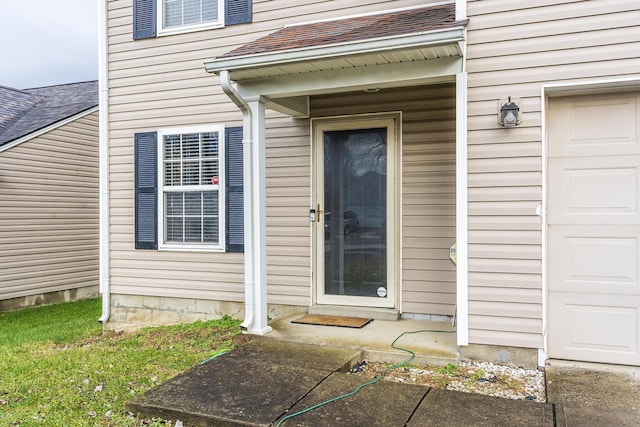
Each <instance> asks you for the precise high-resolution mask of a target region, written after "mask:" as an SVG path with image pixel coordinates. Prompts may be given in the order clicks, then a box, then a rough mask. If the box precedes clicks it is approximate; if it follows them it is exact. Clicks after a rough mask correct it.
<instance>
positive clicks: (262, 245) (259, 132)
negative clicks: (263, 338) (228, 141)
mask: <svg viewBox="0 0 640 427" xmlns="http://www.w3.org/2000/svg"><path fill="white" fill-rule="evenodd" d="M245 102H246V103H247V106H248V107H249V110H250V114H246V115H245V120H244V123H243V126H244V135H247V137H245V139H243V141H242V143H243V154H244V161H243V165H244V219H245V221H244V224H245V229H244V250H245V305H246V310H245V311H246V313H247V317H246V318H245V321H244V323H243V324H242V327H243V330H244V331H245V332H246V333H251V334H258V335H264V334H266V333H267V332H269V331H271V327H270V326H268V325H267V213H266V211H267V202H266V200H267V199H266V167H265V162H266V158H265V123H264V122H265V102H266V100H265V99H264V98H261V97H259V96H258V97H252V98H245Z"/></svg>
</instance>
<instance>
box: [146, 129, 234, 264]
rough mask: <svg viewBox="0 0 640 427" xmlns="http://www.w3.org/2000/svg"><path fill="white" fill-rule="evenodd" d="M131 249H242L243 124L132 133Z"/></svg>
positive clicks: (232, 250) (229, 250)
mask: <svg viewBox="0 0 640 427" xmlns="http://www.w3.org/2000/svg"><path fill="white" fill-rule="evenodd" d="M134 141H135V144H134V145H135V151H134V163H135V173H134V175H135V247H136V249H158V248H160V249H176V250H225V251H227V252H242V251H243V250H244V241H243V239H244V213H243V211H244V209H243V197H244V196H243V185H242V180H243V172H242V127H224V126H222V125H217V126H207V127H191V128H180V129H164V130H160V131H158V132H144V133H137V134H135V138H134Z"/></svg>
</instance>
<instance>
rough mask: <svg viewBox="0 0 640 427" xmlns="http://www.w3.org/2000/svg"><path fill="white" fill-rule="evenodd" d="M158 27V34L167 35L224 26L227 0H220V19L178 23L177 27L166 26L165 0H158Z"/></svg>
mask: <svg viewBox="0 0 640 427" xmlns="http://www.w3.org/2000/svg"><path fill="white" fill-rule="evenodd" d="M156 1H157V7H156V28H157V29H158V30H157V34H158V36H166V35H171V34H180V33H188V32H192V31H201V30H209V29H213V28H224V14H225V2H226V0H218V20H217V21H209V22H200V23H197V24H188V25H178V26H175V27H169V28H165V27H164V19H163V17H164V0H156Z"/></svg>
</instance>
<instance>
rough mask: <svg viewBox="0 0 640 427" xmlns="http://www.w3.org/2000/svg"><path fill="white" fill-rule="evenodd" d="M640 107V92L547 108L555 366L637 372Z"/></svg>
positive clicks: (550, 327)
mask: <svg viewBox="0 0 640 427" xmlns="http://www.w3.org/2000/svg"><path fill="white" fill-rule="evenodd" d="M639 105H640V93H638V92H626V93H619V94H606V95H584V96H575V97H567V98H557V99H551V100H550V102H549V111H550V119H549V158H548V159H547V161H548V163H547V164H548V173H549V175H548V183H549V186H548V207H549V210H548V216H547V224H548V226H547V242H548V252H547V253H548V273H549V276H548V288H549V290H548V353H549V356H550V357H555V358H563V359H572V360H584V361H590V362H601V363H620V364H630V365H640V348H639V347H640V284H639V282H640V277H639V276H640V274H639V273H638V269H639V268H640V184H639V182H640V155H639V154H640V137H639V135H638V133H639V132H638V129H639V127H640V115H639V114H640V108H638V106H639ZM611 111H616V114H612V113H611ZM618 112H619V113H620V114H617V113H618Z"/></svg>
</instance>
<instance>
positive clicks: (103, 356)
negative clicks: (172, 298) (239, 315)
mask: <svg viewBox="0 0 640 427" xmlns="http://www.w3.org/2000/svg"><path fill="white" fill-rule="evenodd" d="M100 314H101V308H100V300H98V299H94V300H86V301H80V302H75V303H66V304H56V305H51V306H45V307H37V308H31V309H25V310H21V311H16V312H9V313H0V426H36V425H37V426H43V425H44V426H118V427H120V426H137V425H143V423H144V425H147V424H148V421H146V420H139V419H136V418H135V417H133V416H132V415H131V414H129V413H127V412H126V411H125V410H124V403H125V402H126V401H127V400H128V399H130V398H131V397H133V396H136V395H139V394H141V393H143V392H145V391H146V390H148V389H150V388H151V387H153V386H154V385H156V384H158V383H160V382H162V381H164V380H166V379H168V378H170V377H172V376H174V375H176V374H178V373H180V372H183V371H185V370H186V369H188V368H189V367H191V366H194V365H196V364H198V363H200V362H201V361H203V360H205V359H207V358H209V357H211V356H213V355H215V354H217V353H220V352H222V351H225V350H229V349H230V348H231V346H232V344H231V338H232V337H233V335H235V334H237V333H239V332H240V329H239V324H240V322H239V321H237V320H234V319H231V318H229V317H225V318H223V319H221V320H217V321H209V322H195V323H191V324H186V325H178V326H170V327H159V328H145V329H143V330H141V331H139V332H137V333H135V334H121V335H115V334H103V333H102V326H101V325H100V324H99V323H98V322H97V319H98V318H99V317H100ZM154 424H155V425H162V423H161V422H159V421H158V422H155V423H154Z"/></svg>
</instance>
